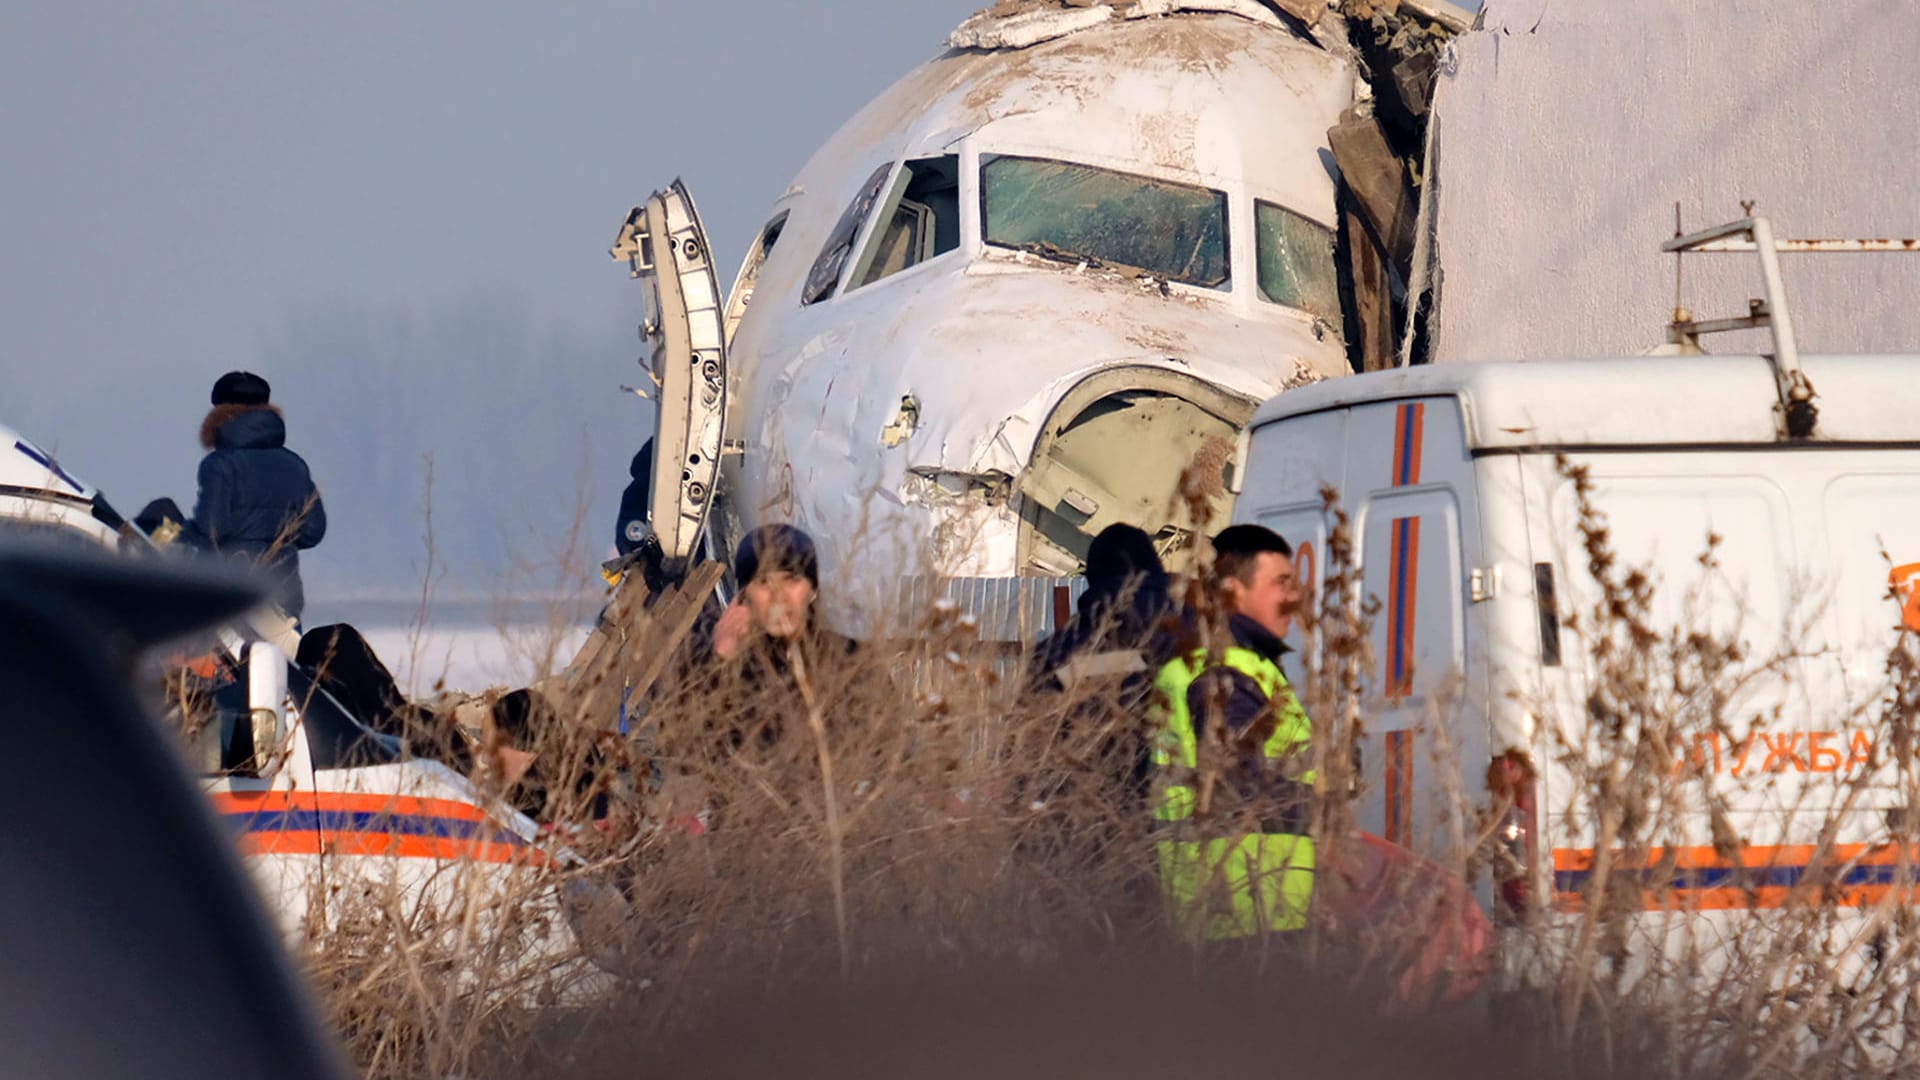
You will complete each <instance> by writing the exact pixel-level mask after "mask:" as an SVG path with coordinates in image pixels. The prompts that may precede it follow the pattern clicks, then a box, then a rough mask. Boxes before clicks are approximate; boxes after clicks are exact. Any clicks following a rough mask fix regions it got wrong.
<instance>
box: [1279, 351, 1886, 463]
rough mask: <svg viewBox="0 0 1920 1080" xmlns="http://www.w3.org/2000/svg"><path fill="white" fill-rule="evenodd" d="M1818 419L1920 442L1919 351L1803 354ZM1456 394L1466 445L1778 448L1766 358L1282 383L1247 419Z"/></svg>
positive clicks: (1591, 362) (1821, 434)
mask: <svg viewBox="0 0 1920 1080" xmlns="http://www.w3.org/2000/svg"><path fill="white" fill-rule="evenodd" d="M1801 363H1802V366H1803V367H1804V368H1805V370H1806V373H1807V377H1808V380H1809V381H1810V382H1811V383H1812V384H1813V390H1814V393H1815V395H1816V397H1815V402H1814V403H1815V404H1816V405H1817V406H1818V407H1819V410H1820V420H1819V426H1818V428H1817V429H1816V430H1815V433H1814V435H1813V437H1812V438H1811V439H1809V440H1805V441H1806V442H1810V443H1893V442H1903V443H1920V357H1916V356H1911V355H1868V356H1804V357H1802V358H1801ZM1436 396H1453V397H1458V398H1459V399H1460V401H1461V411H1462V413H1463V414H1464V418H1465V428H1466V438H1467V447H1468V449H1471V450H1524V449H1531V448H1536V447H1612V446H1674V445H1729V444H1747V445H1754V444H1768V445H1771V444H1775V443H1778V442H1780V441H1781V437H1780V435H1779V430H1778V426H1777V422H1776V420H1775V416H1774V409H1775V403H1776V401H1777V400H1778V396H1777V391H1776V389H1775V385H1774V374H1773V365H1772V364H1771V363H1770V362H1769V361H1768V359H1767V358H1766V357H1764V356H1757V355H1755V356H1727V355H1701V356H1638V357H1618V358H1603V359H1578V360H1532V361H1500V362H1495V363H1477V364H1428V365H1423V366H1420V367H1410V368H1399V369H1396V370H1393V371H1382V372H1373V373H1369V374H1366V375H1355V376H1351V377H1348V378H1341V379H1329V380H1327V381H1325V382H1319V383H1314V384H1313V385H1311V386H1303V387H1299V388H1297V389H1294V390H1288V391H1287V392H1285V393H1283V394H1281V395H1280V396H1278V397H1276V398H1274V399H1273V400H1271V401H1269V402H1267V403H1266V404H1265V405H1264V406H1262V407H1261V408H1260V411H1259V412H1258V413H1256V414H1255V415H1254V419H1253V427H1254V429H1255V430H1258V429H1259V428H1260V426H1261V425H1263V424H1270V423H1273V422H1274V421H1277V420H1284V419H1286V418H1288V417H1293V416H1301V415H1304V414H1307V413H1315V412H1324V411H1326V410H1329V409H1338V408H1346V407H1348V406H1353V405H1362V404H1366V403H1369V402H1376V401H1391V400H1395V399H1400V398H1412V397H1436Z"/></svg>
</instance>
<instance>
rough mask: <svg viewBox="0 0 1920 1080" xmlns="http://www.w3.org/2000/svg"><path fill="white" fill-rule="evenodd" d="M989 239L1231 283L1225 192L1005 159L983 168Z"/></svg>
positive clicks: (1192, 281)
mask: <svg viewBox="0 0 1920 1080" xmlns="http://www.w3.org/2000/svg"><path fill="white" fill-rule="evenodd" d="M980 188H981V197H980V202H981V210H982V223H983V225H984V232H985V236H986V241H987V243H989V244H993V245H996V246H999V247H1009V248H1016V249H1018V250H1021V251H1027V252H1032V253H1033V254H1036V255H1040V256H1042V257H1045V258H1049V259H1058V260H1061V261H1063V262H1083V261H1084V262H1091V263H1095V264H1109V265H1112V266H1115V267H1116V268H1120V269H1130V270H1137V271H1143V272H1145V273H1148V274H1151V275H1153V276H1155V277H1159V278H1164V279H1166V280H1168V281H1178V282H1183V283H1185V284H1188V285H1200V286H1204V287H1206V288H1223V287H1225V286H1226V284H1227V282H1228V281H1229V270H1228V267H1229V263H1228V259H1227V196H1226V193H1225V192H1221V191H1214V190H1213V189H1211V188H1204V187H1195V186H1193V185H1189V184H1176V183H1173V182H1171V181H1168V180H1156V179H1153V178H1152V177H1146V176H1134V175H1131V174H1129V173H1123V172H1115V171H1113V170H1111V169H1098V168H1094V167H1093V166H1091V165H1076V164H1073V163H1071V162H1066V161H1048V160H1044V159H1040V158H1024V157H1011V156H1001V157H994V158H991V159H987V160H986V162H985V164H983V165H982V166H981V167H980Z"/></svg>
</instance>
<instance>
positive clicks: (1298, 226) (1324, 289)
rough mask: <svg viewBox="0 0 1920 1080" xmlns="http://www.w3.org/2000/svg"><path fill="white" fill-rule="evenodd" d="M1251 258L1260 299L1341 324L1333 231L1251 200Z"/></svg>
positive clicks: (1265, 203)
mask: <svg viewBox="0 0 1920 1080" xmlns="http://www.w3.org/2000/svg"><path fill="white" fill-rule="evenodd" d="M1253 222H1254V228H1255V230H1256V236H1255V239H1254V254H1255V256H1256V261H1258V262H1259V264H1260V267H1259V269H1260V295H1261V296H1264V297H1266V298H1267V299H1269V300H1271V301H1273V302H1274V303H1276V304H1284V305H1286V306H1287V307H1290V308H1299V309H1300V310H1302V311H1305V312H1308V313H1310V314H1313V315H1318V316H1320V317H1321V318H1323V319H1325V320H1327V321H1328V322H1330V323H1333V324H1335V325H1338V324H1339V322H1340V284H1339V278H1338V276H1337V275H1336V273H1335V271H1334V262H1333V230H1332V229H1329V228H1327V227H1326V226H1325V225H1322V224H1320V223H1319V222H1317V221H1311V220H1309V219H1307V218H1304V217H1301V216H1300V215H1299V214H1296V213H1294V212H1293V211H1291V210H1288V209H1287V208H1286V207H1284V206H1276V205H1275V204H1273V203H1270V202H1261V201H1259V200H1255V202H1254V204H1253Z"/></svg>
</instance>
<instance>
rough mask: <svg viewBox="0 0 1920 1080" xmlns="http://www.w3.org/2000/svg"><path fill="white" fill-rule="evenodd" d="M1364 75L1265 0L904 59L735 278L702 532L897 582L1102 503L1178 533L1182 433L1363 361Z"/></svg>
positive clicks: (1219, 443) (1026, 550) (1076, 555)
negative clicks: (1265, 11)
mask: <svg viewBox="0 0 1920 1080" xmlns="http://www.w3.org/2000/svg"><path fill="white" fill-rule="evenodd" d="M979 21H980V20H978V19H976V20H974V23H978V22H979ZM974 23H970V24H969V26H972V25H974ZM962 29H963V31H965V30H966V29H967V28H966V27H963V28H962ZM956 38H958V35H956ZM1356 85H1357V78H1356V75H1355V72H1354V69H1353V66H1352V64H1351V62H1350V61H1348V60H1346V59H1343V58H1342V57H1341V56H1339V55H1336V54H1335V53H1334V52H1331V51H1329V50H1327V49H1325V48H1323V47H1322V46H1321V45H1320V44H1318V43H1316V42H1314V41H1313V40H1311V39H1310V38H1308V37H1306V36H1303V35H1302V34H1300V33H1297V32H1296V31H1295V30H1293V29H1291V28H1289V26H1288V25H1287V24H1286V23H1284V22H1283V21H1282V20H1280V19H1278V18H1277V17H1276V18H1269V19H1264V20H1263V19H1254V18H1248V17H1244V16H1240V15H1229V14H1219V13H1185V14H1176V15H1172V16H1168V17H1162V18H1154V19H1144V20H1126V19H1120V18H1113V19H1110V20H1106V21H1101V22H1098V24H1097V25H1091V26H1087V27H1084V28H1081V29H1077V30H1074V31H1073V32H1070V33H1064V34H1061V35H1060V36H1056V37H1052V38H1051V39H1050V40H1044V41H1040V42H1038V43H1034V44H1027V45H1024V46H1022V47H994V48H954V49H952V50H950V51H949V52H947V53H945V54H944V55H942V56H940V57H938V58H936V59H934V60H932V61H931V62H929V63H927V64H925V65H923V66H921V67H920V68H918V69H916V70H915V71H913V72H911V73H909V74H908V75H907V76H906V77H905V78H903V79H901V80H900V81H899V82H897V83H896V84H894V85H893V86H892V87H891V88H889V89H888V90H887V91H886V92H884V93H883V94H882V95H881V96H880V97H879V98H877V99H876V100H875V101H873V102H872V103H870V104H869V105H868V106H867V107H866V108H864V109H862V110H861V111H860V112H859V113H858V114H857V115H856V116H855V117H854V118H853V119H852V120H850V121H849V122H848V123H847V124H846V125H845V126H844V127H842V128H841V129H840V131H839V132H837V133H836V134H835V135H834V136H833V137H832V138H830V139H829V140H828V141H827V142H826V144H825V145H823V146H822V147H821V148H820V149H819V150H818V151H817V152H816V153H815V154H814V156H813V157H812V159H811V160H810V161H809V162H808V163H807V164H806V166H805V167H804V168H803V169H802V170H801V172H800V174H799V176H798V177H797V178H796V179H795V180H794V181H793V183H792V184H791V185H790V186H789V187H788V189H787V190H786V192H785V193H784V194H783V195H782V196H781V198H780V199H779V200H778V201H777V202H776V203H775V205H774V207H773V208H772V210H771V211H770V213H769V215H768V217H767V220H766V222H765V224H764V225H763V227H762V229H761V231H760V233H759V235H758V237H757V238H756V240H755V242H754V244H753V246H752V249H751V250H750V251H749V252H748V255H747V258H746V260H745V262H744V264H743V266H742V268H741V271H740V276H739V278H738V280H737V281H736V282H735V285H734V288H733V291H732V294H731V296H730V298H729V301H728V303H727V305H726V311H725V323H726V334H725V337H726V348H725V352H726V366H727V378H726V393H725V398H726V401H725V408H724V411H725V440H726V444H727V446H728V449H729V452H728V453H727V454H726V455H725V456H724V458H723V464H722V465H721V466H720V467H719V477H718V479H719V484H718V498H717V500H716V502H717V503H718V506H717V508H716V509H717V512H716V513H715V514H714V517H713V520H712V521H711V523H710V524H711V527H712V529H713V533H714V535H713V537H712V539H713V541H714V543H713V544H712V547H713V548H714V549H716V550H722V551H723V550H725V547H726V546H727V545H730V544H731V543H732V542H733V541H734V540H736V539H737V538H738V537H739V535H741V534H742V533H743V532H744V531H745V530H747V529H750V528H752V527H754V526H756V525H760V524H764V523H767V522H774V521H785V522H791V523H793V524H796V525H799V526H801V527H803V528H805V529H807V530H808V531H809V532H811V533H812V534H813V535H814V536H815V537H816V538H817V539H818V540H819V541H820V543H821V544H822V546H823V548H824V552H823V554H824V555H825V559H826V562H827V564H828V565H827V569H828V572H829V573H830V574H832V573H834V572H835V571H836V570H837V571H839V572H840V573H842V574H847V573H849V572H850V571H857V573H858V575H859V576H860V577H861V578H864V579H868V580H879V581H886V580H892V579H895V578H897V577H899V576H903V575H912V574H919V573H938V574H943V575H961V576H971V577H990V578H991V577H1012V576H1016V575H1037V576H1042V577H1051V576H1066V575H1069V574H1071V573H1073V572H1074V570H1075V568H1076V567H1077V566H1078V564H1079V562H1080V559H1081V557H1082V556H1083V555H1084V553H1085V550H1086V543H1087V541H1088V540H1089V539H1090V538H1091V537H1092V535H1094V534H1095V533H1097V532H1098V531H1099V530H1100V529H1101V528H1103V527H1105V526H1106V525H1108V524H1110V523H1113V522H1116V521H1125V522H1131V523H1133V524H1136V525H1140V526H1142V527H1144V528H1145V529H1146V530H1147V531H1148V532H1149V533H1152V534H1155V535H1158V536H1160V537H1161V538H1163V539H1165V540H1169V541H1171V540H1172V539H1173V538H1175V537H1177V536H1178V535H1179V533H1180V530H1181V529H1182V528H1183V526H1185V525H1187V524H1189V523H1188V522H1186V521H1185V520H1184V519H1183V513H1184V510H1183V509H1182V508H1179V507H1176V506H1175V505H1174V503H1175V501H1176V500H1175V499H1174V492H1175V489H1176V487H1177V485H1178V480H1179V476H1180V473H1181V471H1182V470H1183V469H1185V468H1186V467H1187V466H1188V465H1189V463H1190V462H1192V461H1193V460H1194V459H1195V457H1196V455H1203V454H1205V453H1207V452H1209V451H1211V452H1213V453H1217V454H1218V455H1219V459H1220V461H1221V462H1222V464H1223V465H1224V463H1225V461H1226V458H1227V454H1226V452H1225V450H1226V448H1227V447H1229V446H1230V444H1231V442H1232V440H1233V438H1234V437H1235V435H1236V434H1237V432H1238V431H1239V429H1240V428H1241V427H1242V426H1243V425H1244V424H1245V423H1246V421H1247V420H1248V419H1249V418H1250V417H1251V416H1252V414H1253V410H1254V409H1255V407H1256V406H1257V405H1258V404H1259V403H1260V402H1262V401H1264V400H1266V399H1267V398H1270V397H1272V396H1273V395H1274V394H1276V393H1278V392H1280V391H1282V390H1284V389H1286V388H1288V387H1290V386H1295V385H1299V384H1301V383H1303V382H1307V381H1312V380H1315V379H1318V378H1322V377H1326V376H1333V375H1339V374H1344V373H1346V372H1348V371H1349V370H1350V369H1349V367H1348V361H1347V353H1346V350H1345V346H1344V345H1343V343H1342V340H1341V325H1342V320H1341V313H1340V302H1339V290H1338V286H1337V283H1336V272H1335V265H1334V254H1333V248H1334V235H1335V224H1336V220H1337V218H1336V210H1335V181H1334V170H1333V169H1332V167H1331V164H1330V162H1331V156H1330V154H1329V151H1328V149H1327V134H1326V133H1327V131H1328V129H1329V128H1330V127H1332V126H1333V125H1334V124H1335V123H1336V122H1337V121H1338V120H1339V118H1340V115H1341V113H1342V111H1343V110H1345V109H1347V108H1349V107H1350V106H1351V105H1352V104H1353V102H1354V98H1355V94H1356ZM617 253H618V251H617ZM694 291H697V290H694ZM708 370H711V368H709V369H708ZM656 378H658V375H657V374H656ZM674 422H675V421H674V419H673V418H672V417H669V416H663V418H662V427H663V430H664V429H666V428H668V427H670V426H672V425H673V423H674ZM709 434H710V433H709ZM663 441H664V439H663ZM702 441H705V442H706V443H707V445H706V446H705V447H704V450H706V451H708V453H707V454H706V457H708V458H710V457H711V453H710V452H711V451H712V450H713V449H714V448H715V447H714V445H713V442H712V440H711V438H710V437H709V438H707V439H705V440H702V439H700V438H695V439H692V440H690V441H689V443H688V453H689V455H690V456H693V457H700V456H701V451H702V449H703V448H702V447H701V446H699V445H698V444H699V443H701V442H702ZM1210 444H1211V445H1210ZM1203 460H1205V458H1204V457H1203ZM662 464H663V466H664V470H663V473H662V477H663V479H664V478H669V477H671V478H673V479H679V478H681V476H685V475H689V473H687V472H685V471H682V472H681V476H674V475H673V470H675V469H676V468H677V466H674V465H669V464H667V463H664V462H663V463H662ZM696 468H697V466H696ZM669 487H670V485H669ZM701 493H702V494H703V493H704V492H701ZM673 496H674V492H673V491H671V490H666V491H662V492H659V493H657V494H656V504H655V505H656V518H659V517H661V516H663V515H662V514H661V513H660V511H659V509H658V508H659V507H660V505H661V502H660V500H661V498H662V497H664V498H666V499H668V500H671V499H672V498H673ZM1213 497H1214V499H1215V500H1216V501H1217V502H1218V503H1219V508H1220V509H1222V510H1224V508H1225V505H1226V504H1225V499H1226V496H1225V493H1224V491H1223V490H1221V491H1217V492H1215V493H1214V494H1213ZM1222 516H1224V515H1222ZM669 554H673V553H672V552H670V553H669Z"/></svg>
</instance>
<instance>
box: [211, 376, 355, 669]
mask: <svg viewBox="0 0 1920 1080" xmlns="http://www.w3.org/2000/svg"><path fill="white" fill-rule="evenodd" d="M270 394H271V388H270V387H269V386H268V385H267V380H265V379H263V378H261V377H260V376H258V375H255V374H253V373H252V372H249V371H229V372H227V373H226V374H225V375H222V376H220V378H219V380H218V381H217V382H215V383H214V384H213V394H212V396H211V400H212V404H213V408H212V410H211V411H210V412H208V413H207V417H206V419H205V420H204V421H202V422H201V425H200V444H201V446H203V447H204V448H205V449H206V450H207V451H208V453H207V456H206V457H204V458H202V459H201V461H200V473H199V488H200V490H199V496H198V498H197V499H196V500H195V502H194V507H193V517H192V518H191V519H190V520H188V521H186V522H184V523H183V527H182V531H181V539H182V540H183V541H184V542H186V543H189V544H192V545H194V546H196V547H200V548H204V549H206V550H208V551H212V552H217V553H219V554H221V555H226V556H232V557H238V558H243V559H247V560H249V561H251V562H253V563H255V564H257V565H259V566H260V567H261V568H263V569H264V570H266V572H267V573H268V575H269V576H270V577H271V578H272V579H273V580H274V582H275V585H276V587H275V590H274V593H273V595H272V601H273V603H274V605H275V606H277V607H278V608H279V609H280V610H281V611H282V612H284V613H285V614H286V616H287V617H288V618H289V619H291V620H292V621H293V624H294V626H295V627H296V628H297V627H298V625H299V619H300V613H301V611H302V610H303V609H304V608H305V606H306V594H305V590H304V589H303V588H302V586H301V582H300V552H302V551H305V550H307V549H309V548H312V547H313V546H314V545H316V544H318V543H319V542H320V541H321V539H323V538H324V537H325V536H326V534H327V511H326V507H325V506H324V505H323V504H322V503H321V501H320V492H319V489H317V488H316V487H314V484H313V477H312V475H311V474H310V473H309V472H308V471H307V463H306V462H305V461H304V460H302V459H301V457H300V455H299V454H296V453H294V452H293V451H291V450H289V449H287V425H286V421H285V420H284V419H282V417H281V415H280V410H279V409H278V408H276V407H275V406H274V405H273V404H272V403H271V401H270V400H269V398H270ZM289 652H291V650H289Z"/></svg>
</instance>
